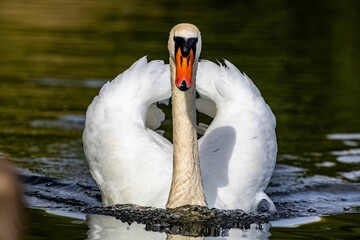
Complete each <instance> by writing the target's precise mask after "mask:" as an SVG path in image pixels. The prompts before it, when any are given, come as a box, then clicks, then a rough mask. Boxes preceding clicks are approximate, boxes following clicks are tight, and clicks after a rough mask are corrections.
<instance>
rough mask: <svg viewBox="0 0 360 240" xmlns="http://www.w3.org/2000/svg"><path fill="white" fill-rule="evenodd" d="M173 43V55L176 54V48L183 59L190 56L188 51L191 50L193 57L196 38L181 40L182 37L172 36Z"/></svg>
mask: <svg viewBox="0 0 360 240" xmlns="http://www.w3.org/2000/svg"><path fill="white" fill-rule="evenodd" d="M174 42H175V55H176V52H177V50H178V48H180V51H181V55H182V56H183V57H187V56H189V54H190V50H191V49H192V50H193V52H194V55H195V52H196V43H197V42H198V38H197V37H195V38H188V39H185V38H182V37H175V36H174Z"/></svg>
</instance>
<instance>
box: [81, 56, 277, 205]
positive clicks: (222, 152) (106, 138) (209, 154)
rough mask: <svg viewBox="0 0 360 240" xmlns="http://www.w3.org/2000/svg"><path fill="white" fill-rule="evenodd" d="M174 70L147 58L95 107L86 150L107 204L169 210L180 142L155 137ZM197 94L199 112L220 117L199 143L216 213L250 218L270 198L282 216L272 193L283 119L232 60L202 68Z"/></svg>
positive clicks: (112, 86)
mask: <svg viewBox="0 0 360 240" xmlns="http://www.w3.org/2000/svg"><path fill="white" fill-rule="evenodd" d="M169 72H170V70H169V66H168V65H165V64H164V63H163V62H162V61H152V62H149V63H148V62H147V60H146V57H143V58H141V59H140V60H138V61H137V62H135V63H134V64H133V65H132V66H131V67H130V68H129V69H128V70H126V71H125V72H124V73H122V74H120V75H119V76H118V77H117V78H115V79H114V80H113V81H111V82H108V83H106V84H105V85H104V86H103V87H102V89H101V91H100V93H99V95H98V96H97V97H95V98H94V100H93V102H92V103H91V104H90V106H89V107H88V110H87V113H86V123H85V129H84V133H83V143H84V151H85V155H86V159H87V161H88V163H89V166H90V171H91V173H92V176H93V177H94V179H95V181H96V183H97V185H98V186H99V188H100V190H101V194H102V199H103V204H104V205H112V204H117V203H134V204H138V205H142V206H154V207H161V208H164V207H165V205H166V202H167V199H168V195H169V190H170V184H171V176H172V170H173V169H172V164H173V162H172V158H173V153H172V144H171V143H170V142H169V141H168V140H167V139H165V138H164V137H162V136H161V135H159V134H158V133H156V132H155V131H154V129H155V128H157V127H158V126H159V125H160V122H161V121H162V120H163V119H164V114H163V113H162V111H161V110H160V109H158V108H157V107H156V106H155V105H153V104H154V103H156V102H158V101H161V100H165V99H168V98H169V97H170V94H171V91H170V73H169ZM196 89H197V91H198V92H199V94H200V95H201V97H202V98H201V99H198V100H197V108H198V110H199V111H200V112H203V113H205V114H208V115H209V116H214V113H215V112H216V115H215V117H214V120H213V122H212V123H211V124H210V126H209V127H208V129H207V130H206V132H205V134H204V136H203V137H201V138H200V139H199V154H200V164H201V174H202V178H203V184H204V189H205V195H206V200H207V204H208V207H210V208H211V207H216V208H220V209H243V210H245V211H247V212H250V211H256V210H257V207H258V204H259V203H260V201H261V200H263V199H264V200H266V201H267V202H268V206H269V209H270V210H275V206H274V205H273V203H272V201H271V200H270V199H269V198H268V196H267V195H266V194H265V193H264V190H265V188H266V186H267V185H268V183H269V181H270V178H271V175H272V172H273V169H274V166H275V162H276V153H277V144H276V135H275V125H276V121H275V117H274V115H273V113H272V112H271V109H270V108H269V107H268V105H267V104H266V103H265V101H264V99H263V98H262V96H261V94H260V92H259V90H258V89H257V88H256V86H255V85H254V84H253V82H252V81H251V80H250V78H248V77H247V76H246V75H244V74H242V73H241V72H240V71H239V70H238V69H237V68H236V67H235V66H234V65H232V64H231V63H230V62H228V61H225V65H224V66H221V65H220V66H219V65H217V64H214V63H212V62H209V61H201V62H199V66H198V72H197V76H196ZM210 100H211V101H213V102H214V103H215V105H216V109H215V108H214V106H215V105H214V104H211V103H210V104H209V101H210ZM149 107H150V111H148V109H149ZM147 119H148V121H146V120H147ZM149 127H151V128H152V129H151V128H149Z"/></svg>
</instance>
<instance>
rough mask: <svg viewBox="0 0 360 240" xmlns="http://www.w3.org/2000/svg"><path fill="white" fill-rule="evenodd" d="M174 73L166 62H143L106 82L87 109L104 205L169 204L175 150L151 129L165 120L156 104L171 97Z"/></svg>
mask: <svg viewBox="0 0 360 240" xmlns="http://www.w3.org/2000/svg"><path fill="white" fill-rule="evenodd" d="M169 74H170V73H169V66H168V65H165V64H164V63H163V62H162V61H151V62H148V61H147V59H146V57H143V58H141V59H139V60H138V61H136V62H135V63H134V64H133V65H132V66H131V67H130V68H129V69H127V70H126V71H125V72H123V73H121V74H120V75H119V76H117V77H116V78H115V79H114V80H112V81H110V82H108V83H106V84H105V85H104V86H103V87H102V88H101V90H100V92H99V95H98V96H96V97H95V98H94V100H93V101H92V103H91V104H90V105H89V107H88V110H87V112H86V121H85V129H84V132H83V145H84V152H85V156H86V159H87V161H88V164H89V167H90V172H91V174H92V176H93V178H94V179H95V181H96V183H97V185H98V186H99V188H100V190H101V194H102V199H103V203H104V205H112V204H117V203H134V204H139V205H143V206H149V205H151V206H157V207H164V206H165V204H166V200H167V199H166V196H167V195H168V192H169V189H170V182H171V172H172V145H171V143H170V142H169V141H168V140H166V139H165V138H164V137H162V136H161V135H159V134H158V133H156V132H155V131H153V130H152V129H156V128H157V127H158V126H159V125H160V123H161V121H162V120H163V119H164V114H163V112H162V111H161V110H160V109H158V108H157V107H156V105H155V104H156V102H158V101H163V100H166V99H168V98H169V97H170V94H171V93H170V81H169V79H170V76H169ZM149 108H150V110H149ZM159 196H160V197H159Z"/></svg>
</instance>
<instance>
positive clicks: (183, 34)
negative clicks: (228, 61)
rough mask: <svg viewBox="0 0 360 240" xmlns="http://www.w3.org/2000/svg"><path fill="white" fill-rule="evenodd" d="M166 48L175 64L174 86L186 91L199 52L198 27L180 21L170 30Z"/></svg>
mask: <svg viewBox="0 0 360 240" xmlns="http://www.w3.org/2000/svg"><path fill="white" fill-rule="evenodd" d="M168 49H169V54H170V61H171V62H172V64H174V65H175V68H176V70H175V86H176V87H177V88H178V89H180V90H181V91H186V90H188V89H189V88H191V87H192V85H193V80H194V79H193V78H194V76H195V74H196V72H195V71H196V67H197V62H198V60H199V56H200V52H201V35H200V31H199V29H198V28H197V27H196V26H195V25H193V24H190V23H180V24H178V25H176V26H175V27H173V28H172V29H171V31H170V36H169V42H168Z"/></svg>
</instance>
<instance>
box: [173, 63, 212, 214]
mask: <svg viewBox="0 0 360 240" xmlns="http://www.w3.org/2000/svg"><path fill="white" fill-rule="evenodd" d="M196 70H197V62H194V66H193V86H192V87H191V88H190V89H188V90H187V91H185V92H183V91H180V90H179V89H178V88H177V87H176V86H175V81H174V79H175V63H174V60H173V59H171V58H170V71H171V73H170V74H171V75H170V76H171V91H172V122H173V146H174V156H173V176H172V182H171V189H170V194H169V199H168V202H167V205H166V207H168V208H175V207H179V206H183V205H187V204H189V205H200V206H206V201H205V195H204V188H203V185H202V179H201V172H200V162H199V153H198V144H197V133H196V128H195V126H196V109H195V89H196V88H195V82H196V81H195V77H196Z"/></svg>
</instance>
